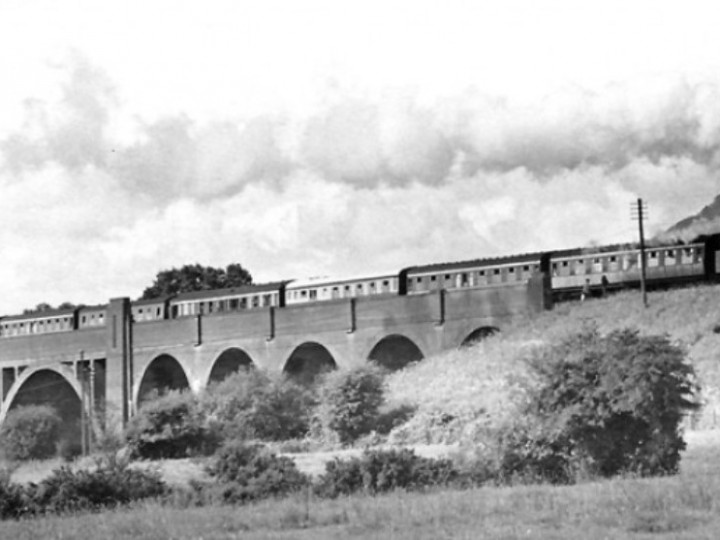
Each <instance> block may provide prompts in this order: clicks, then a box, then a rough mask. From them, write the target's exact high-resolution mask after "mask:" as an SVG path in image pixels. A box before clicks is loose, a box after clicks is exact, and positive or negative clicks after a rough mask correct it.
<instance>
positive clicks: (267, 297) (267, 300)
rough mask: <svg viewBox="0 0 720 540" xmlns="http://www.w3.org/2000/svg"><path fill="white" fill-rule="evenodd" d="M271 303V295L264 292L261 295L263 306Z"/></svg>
mask: <svg viewBox="0 0 720 540" xmlns="http://www.w3.org/2000/svg"><path fill="white" fill-rule="evenodd" d="M271 303H272V301H271V296H270V295H269V294H266V295H264V296H263V306H265V307H267V306H269V305H270V304H271Z"/></svg>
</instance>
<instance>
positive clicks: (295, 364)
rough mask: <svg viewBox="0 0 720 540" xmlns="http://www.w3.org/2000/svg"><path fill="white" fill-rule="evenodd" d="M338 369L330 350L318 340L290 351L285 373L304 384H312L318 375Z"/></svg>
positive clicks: (284, 369) (302, 344) (305, 343)
mask: <svg viewBox="0 0 720 540" xmlns="http://www.w3.org/2000/svg"><path fill="white" fill-rule="evenodd" d="M335 369H337V363H336V362H335V358H333V355H332V354H331V353H330V351H329V350H328V349H327V347H325V346H324V345H321V344H320V343H318V342H317V341H306V342H304V343H301V344H300V345H298V346H297V347H295V349H294V350H293V351H292V353H290V356H289V357H288V359H287V361H286V362H285V366H284V367H283V373H286V374H287V375H288V376H290V377H292V378H294V379H295V380H297V381H299V382H300V383H302V384H312V383H313V382H314V381H315V380H316V379H317V377H318V376H320V375H322V374H323V373H327V372H328V371H333V370H335Z"/></svg>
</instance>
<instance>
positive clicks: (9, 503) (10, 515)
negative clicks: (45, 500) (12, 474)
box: [0, 475, 32, 519]
mask: <svg viewBox="0 0 720 540" xmlns="http://www.w3.org/2000/svg"><path fill="white" fill-rule="evenodd" d="M30 512H32V504H31V502H30V500H29V498H28V495H27V493H26V490H25V488H24V487H23V486H22V485H20V484H14V483H12V482H10V479H9V478H8V477H5V476H4V475H3V476H2V477H0V519H18V518H20V517H22V516H24V515H25V514H28V513H30Z"/></svg>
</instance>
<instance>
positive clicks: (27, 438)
mask: <svg viewBox="0 0 720 540" xmlns="http://www.w3.org/2000/svg"><path fill="white" fill-rule="evenodd" d="M61 423H62V420H61V419H60V416H58V414H57V412H56V411H55V409H53V408H52V407H49V406H47V405H29V406H26V407H18V408H17V409H13V410H11V411H10V412H9V413H8V415H7V417H6V418H5V422H4V423H3V426H2V429H1V430H0V445H1V446H2V450H3V452H4V454H5V457H6V458H7V459H11V460H27V459H46V458H49V457H52V456H53V455H55V452H56V445H57V443H58V437H59V434H60V426H61Z"/></svg>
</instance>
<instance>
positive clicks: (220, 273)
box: [142, 263, 252, 300]
mask: <svg viewBox="0 0 720 540" xmlns="http://www.w3.org/2000/svg"><path fill="white" fill-rule="evenodd" d="M243 285H252V276H251V275H250V272H248V271H247V270H245V268H243V267H242V265H240V264H238V263H232V264H229V265H227V267H225V268H224V269H223V268H213V267H211V266H202V265H200V264H197V263H196V264H186V265H185V266H183V267H181V268H172V269H170V270H161V271H160V272H158V273H157V275H156V276H155V281H154V282H153V284H152V285H150V286H149V287H147V288H146V289H145V291H144V292H143V295H142V299H143V300H149V299H152V298H159V297H161V296H167V295H171V294H178V293H182V292H193V291H207V290H211V289H229V288H232V287H240V286H243Z"/></svg>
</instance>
